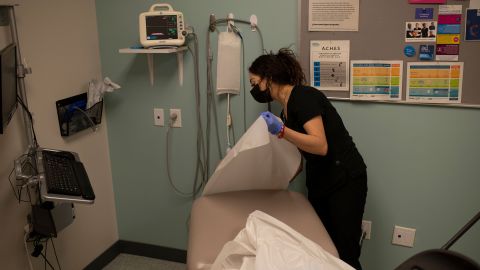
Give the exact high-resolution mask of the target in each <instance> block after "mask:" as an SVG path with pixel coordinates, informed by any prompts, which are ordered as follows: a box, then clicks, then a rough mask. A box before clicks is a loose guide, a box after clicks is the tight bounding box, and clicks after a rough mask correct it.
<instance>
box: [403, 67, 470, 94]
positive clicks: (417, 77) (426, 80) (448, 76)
mask: <svg viewBox="0 0 480 270" xmlns="http://www.w3.org/2000/svg"><path fill="white" fill-rule="evenodd" d="M462 81H463V62H429V63H426V62H410V63H408V65H407V101H409V102H423V103H461V99H462Z"/></svg>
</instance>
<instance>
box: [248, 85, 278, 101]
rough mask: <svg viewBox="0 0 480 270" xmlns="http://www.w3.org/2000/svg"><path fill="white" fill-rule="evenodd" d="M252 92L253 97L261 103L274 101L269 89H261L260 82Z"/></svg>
mask: <svg viewBox="0 0 480 270" xmlns="http://www.w3.org/2000/svg"><path fill="white" fill-rule="evenodd" d="M250 94H251V95H252V97H253V99H255V100H256V101H257V102H260V103H267V102H272V101H273V98H272V96H271V95H270V91H269V89H267V90H265V91H262V90H260V86H258V84H257V85H255V86H254V87H253V88H252V90H250Z"/></svg>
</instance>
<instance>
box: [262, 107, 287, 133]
mask: <svg viewBox="0 0 480 270" xmlns="http://www.w3.org/2000/svg"><path fill="white" fill-rule="evenodd" d="M260 115H261V116H262V117H263V119H265V122H267V126H268V132H270V133H272V134H273V135H278V133H280V131H281V130H282V127H283V123H282V121H280V120H278V118H277V117H276V116H275V115H273V114H272V113H271V112H268V111H267V112H262V113H261V114H260Z"/></svg>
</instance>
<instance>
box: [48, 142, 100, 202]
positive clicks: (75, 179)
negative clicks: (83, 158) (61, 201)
mask: <svg viewBox="0 0 480 270" xmlns="http://www.w3.org/2000/svg"><path fill="white" fill-rule="evenodd" d="M42 157H43V168H44V170H45V184H46V187H47V192H48V193H53V194H60V195H71V196H81V197H82V198H84V199H86V200H93V199H95V194H94V193H93V189H92V186H91V185H90V180H89V179H88V175H87V172H86V171H85V167H84V166H83V164H82V163H81V162H79V161H77V160H76V159H75V156H74V155H73V154H72V153H70V152H66V151H49V150H42Z"/></svg>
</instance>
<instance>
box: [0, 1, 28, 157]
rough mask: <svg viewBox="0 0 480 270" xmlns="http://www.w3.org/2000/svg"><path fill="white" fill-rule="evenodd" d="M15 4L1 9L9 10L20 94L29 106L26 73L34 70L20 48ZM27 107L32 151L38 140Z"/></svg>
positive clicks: (26, 123) (25, 122)
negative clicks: (24, 63) (29, 66)
mask: <svg viewBox="0 0 480 270" xmlns="http://www.w3.org/2000/svg"><path fill="white" fill-rule="evenodd" d="M15 6H18V5H0V9H2V11H4V10H8V18H5V19H6V20H7V22H8V23H9V25H10V34H11V35H12V41H13V43H14V44H15V47H16V59H17V82H18V95H19V96H20V99H21V100H22V102H23V103H24V104H25V106H26V107H27V108H28V102H27V94H26V91H25V75H26V74H30V73H32V72H31V69H30V68H25V67H24V65H23V62H22V54H21V50H20V42H19V40H18V32H17V24H16V20H15V10H14V7H15ZM2 13H3V12H2ZM0 16H1V14H0ZM25 109H26V108H24V110H22V118H23V122H24V125H25V129H26V130H25V133H26V135H27V140H28V150H27V151H28V152H29V153H30V151H34V150H35V148H36V147H37V143H36V140H35V139H34V134H33V127H32V126H33V122H32V120H31V119H29V116H28V113H27V112H26V110H25Z"/></svg>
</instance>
